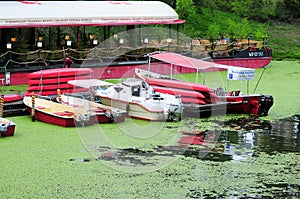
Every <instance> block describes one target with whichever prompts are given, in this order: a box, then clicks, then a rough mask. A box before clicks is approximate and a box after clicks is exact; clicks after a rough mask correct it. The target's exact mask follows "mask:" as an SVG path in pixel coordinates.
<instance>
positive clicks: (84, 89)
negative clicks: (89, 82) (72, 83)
mask: <svg viewBox="0 0 300 199" xmlns="http://www.w3.org/2000/svg"><path fill="white" fill-rule="evenodd" d="M88 90H89V89H87V88H75V89H60V93H61V94H64V93H80V92H86V91H88ZM32 92H34V93H35V94H37V95H42V96H49V95H57V90H47V91H46V90H44V91H42V92H41V91H39V90H33V91H26V92H25V94H24V95H25V96H31V95H32Z"/></svg>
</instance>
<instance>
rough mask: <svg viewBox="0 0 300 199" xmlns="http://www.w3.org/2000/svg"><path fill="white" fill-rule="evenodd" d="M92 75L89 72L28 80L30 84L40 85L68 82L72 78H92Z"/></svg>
mask: <svg viewBox="0 0 300 199" xmlns="http://www.w3.org/2000/svg"><path fill="white" fill-rule="evenodd" d="M90 78H91V76H90V75H89V74H84V75H77V76H76V77H74V76H73V77H62V78H58V77H55V78H47V79H30V80H28V83H27V84H28V85H29V86H38V85H40V84H42V85H45V84H58V83H68V81H70V80H82V79H90Z"/></svg>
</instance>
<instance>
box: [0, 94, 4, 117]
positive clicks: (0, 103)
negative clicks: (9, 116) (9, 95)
mask: <svg viewBox="0 0 300 199" xmlns="http://www.w3.org/2000/svg"><path fill="white" fill-rule="evenodd" d="M3 107H4V95H1V97H0V117H3V115H4V114H3Z"/></svg>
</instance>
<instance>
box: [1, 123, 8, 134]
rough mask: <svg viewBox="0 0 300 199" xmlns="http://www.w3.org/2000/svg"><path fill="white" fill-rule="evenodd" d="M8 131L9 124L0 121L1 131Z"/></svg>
mask: <svg viewBox="0 0 300 199" xmlns="http://www.w3.org/2000/svg"><path fill="white" fill-rule="evenodd" d="M5 131H7V125H6V124H4V123H0V132H5Z"/></svg>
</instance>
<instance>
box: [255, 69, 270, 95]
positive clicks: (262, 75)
mask: <svg viewBox="0 0 300 199" xmlns="http://www.w3.org/2000/svg"><path fill="white" fill-rule="evenodd" d="M266 68H267V67H266V66H265V67H264V70H263V72H262V73H261V75H260V77H259V79H258V81H257V84H256V85H255V88H254V90H253V93H254V92H255V91H256V89H257V86H258V84H259V82H260V80H261V78H262V76H263V74H264V72H265V70H266Z"/></svg>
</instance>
